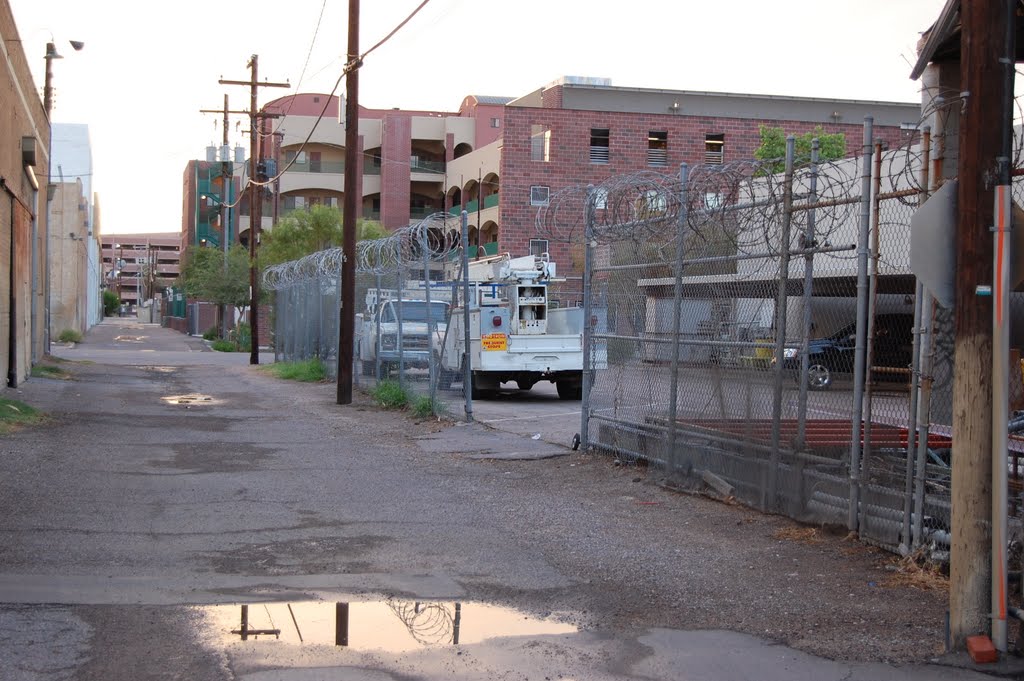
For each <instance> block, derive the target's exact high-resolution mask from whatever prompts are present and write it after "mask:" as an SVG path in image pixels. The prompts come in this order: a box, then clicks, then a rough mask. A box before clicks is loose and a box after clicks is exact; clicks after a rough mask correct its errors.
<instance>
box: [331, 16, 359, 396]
mask: <svg viewBox="0 0 1024 681" xmlns="http://www.w3.org/2000/svg"><path fill="white" fill-rule="evenodd" d="M359 66H360V64H359V0H349V1H348V58H347V59H346V63H345V69H346V70H347V71H348V73H347V74H346V75H345V91H346V92H345V94H346V99H345V200H344V213H343V214H342V222H341V229H342V244H341V250H342V253H343V254H344V256H345V259H344V262H342V264H341V310H339V322H338V395H337V397H338V399H337V402H338V404H352V359H353V357H352V345H353V340H354V339H353V336H354V335H355V329H356V210H358V208H357V206H358V205H359V202H358V199H359V197H357V196H356V191H357V190H356V187H357V184H356V180H357V179H358V178H357V177H356V175H357V170H358V167H359V165H358V161H359V156H358V152H359V149H358V146H359Z"/></svg>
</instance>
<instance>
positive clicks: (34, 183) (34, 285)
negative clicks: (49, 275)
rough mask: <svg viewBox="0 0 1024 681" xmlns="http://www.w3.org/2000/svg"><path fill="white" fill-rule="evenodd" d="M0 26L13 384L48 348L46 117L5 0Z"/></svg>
mask: <svg viewBox="0 0 1024 681" xmlns="http://www.w3.org/2000/svg"><path fill="white" fill-rule="evenodd" d="M0 33H3V38H4V41H3V44H4V48H3V51H2V52H0V61H2V62H3V64H2V66H0V90H2V91H3V92H4V93H5V95H4V106H3V107H2V109H0V131H2V135H0V196H2V200H0V254H2V255H0V371H3V373H4V374H6V383H7V385H10V386H17V385H18V384H20V383H21V382H22V381H23V380H25V379H26V378H27V377H28V375H29V372H30V370H31V367H32V364H33V363H34V362H36V361H38V359H39V358H41V357H42V356H43V354H44V353H45V352H46V351H47V349H48V348H47V347H46V343H47V340H48V335H47V323H46V322H47V314H46V310H47V297H46V290H47V283H48V282H47V280H46V263H47V259H48V253H47V247H48V240H47V238H46V235H47V230H48V226H47V218H46V214H47V211H46V205H47V203H46V201H47V195H46V194H47V186H46V185H47V178H48V176H49V163H50V123H49V120H48V119H47V115H46V111H45V109H44V107H43V102H42V101H41V100H40V97H39V91H38V89H37V86H36V84H35V83H34V82H33V80H32V73H31V70H30V68H29V65H28V60H27V57H26V55H25V51H24V49H23V43H22V40H21V38H20V36H19V35H18V30H17V27H16V26H15V24H14V16H13V15H12V13H11V8H10V5H9V4H8V3H7V1H6V0H0ZM38 58H39V59H42V58H43V55H42V54H40V55H38Z"/></svg>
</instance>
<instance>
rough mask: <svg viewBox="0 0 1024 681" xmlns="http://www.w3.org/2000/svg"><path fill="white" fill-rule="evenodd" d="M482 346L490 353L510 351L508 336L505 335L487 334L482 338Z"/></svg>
mask: <svg viewBox="0 0 1024 681" xmlns="http://www.w3.org/2000/svg"><path fill="white" fill-rule="evenodd" d="M480 345H481V347H483V349H484V350H486V351H488V352H494V351H495V350H508V336H507V335H505V334H503V333H487V334H484V335H483V336H482V337H481V338H480Z"/></svg>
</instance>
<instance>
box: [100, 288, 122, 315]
mask: <svg viewBox="0 0 1024 681" xmlns="http://www.w3.org/2000/svg"><path fill="white" fill-rule="evenodd" d="M119 307H121V299H120V298H118V297H117V294H116V293H114V292H113V291H104V292H103V315H104V316H106V317H113V316H114V315H115V314H117V309H118V308H119Z"/></svg>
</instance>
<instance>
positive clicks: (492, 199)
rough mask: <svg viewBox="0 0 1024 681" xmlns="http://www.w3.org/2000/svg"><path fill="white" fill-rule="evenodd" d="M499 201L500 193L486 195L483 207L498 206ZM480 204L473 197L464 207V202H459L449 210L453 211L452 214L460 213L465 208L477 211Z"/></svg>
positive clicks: (468, 211) (471, 211) (473, 211)
mask: <svg viewBox="0 0 1024 681" xmlns="http://www.w3.org/2000/svg"><path fill="white" fill-rule="evenodd" d="M498 201H499V195H498V194H491V195H490V196H486V197H484V206H483V209H484V210H487V209H488V208H496V207H497V205H498ZM479 206H480V204H479V202H478V201H477V200H476V199H473V200H472V201H470V202H469V203H467V204H466V205H465V207H463V206H462V204H457V205H454V206H452V208H451V210H450V211H448V212H449V213H451V214H452V215H460V214H461V213H462V211H463V210H465V211H466V212H467V213H475V212H476V211H477V208H479Z"/></svg>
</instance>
